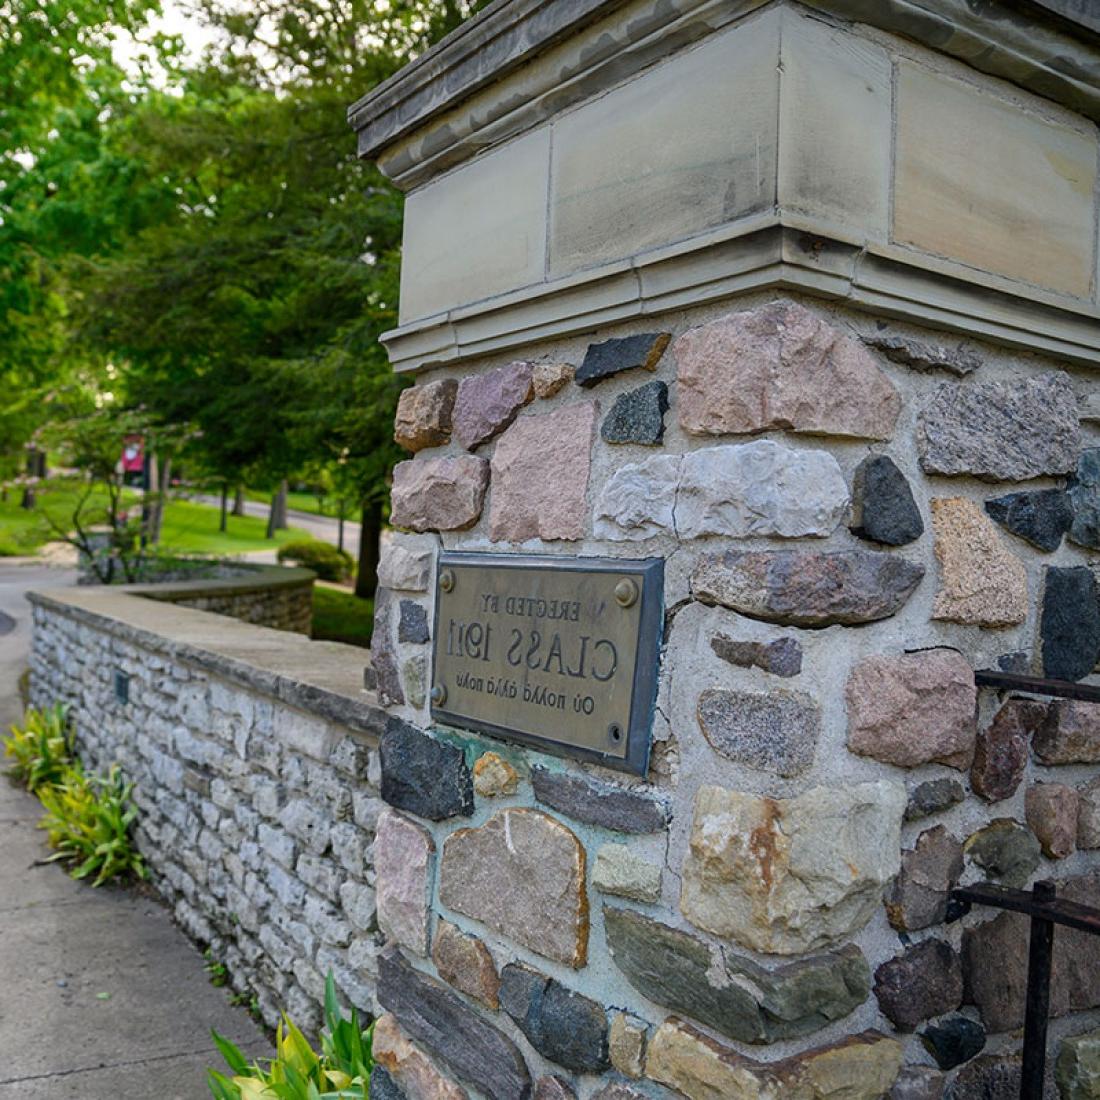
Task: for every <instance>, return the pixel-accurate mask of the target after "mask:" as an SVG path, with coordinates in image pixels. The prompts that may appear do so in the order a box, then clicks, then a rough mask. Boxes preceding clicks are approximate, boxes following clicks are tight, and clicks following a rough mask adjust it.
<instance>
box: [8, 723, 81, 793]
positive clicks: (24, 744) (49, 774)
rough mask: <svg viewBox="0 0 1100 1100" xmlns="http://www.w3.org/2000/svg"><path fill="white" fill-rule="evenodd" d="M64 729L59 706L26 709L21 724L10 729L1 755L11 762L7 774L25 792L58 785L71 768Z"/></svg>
mask: <svg viewBox="0 0 1100 1100" xmlns="http://www.w3.org/2000/svg"><path fill="white" fill-rule="evenodd" d="M68 725H69V723H68V713H67V708H66V707H65V705H64V704H63V703H57V704H56V705H55V706H52V707H46V709H45V710H37V709H35V708H34V707H29V708H28V709H27V710H26V712H25V713H24V715H23V724H22V725H21V726H12V727H11V730H10V732H9V733H8V735H7V736H6V737H5V738H4V755H5V756H8V757H10V758H11V759H12V760H13V761H14V763H13V764H12V766H11V768H10V769H9V771H10V774H11V775H13V776H15V778H16V779H17V780H18V781H19V782H20V783H22V784H23V786H25V787H26V788H27V790H28V791H32V792H33V791H37V790H38V789H39V788H40V787H44V786H49V785H50V784H53V783H57V782H59V781H60V779H61V776H62V773H63V772H64V771H65V769H66V768H67V767H69V765H70V764H72V759H73V756H72V742H71V740H70V737H69V731H68Z"/></svg>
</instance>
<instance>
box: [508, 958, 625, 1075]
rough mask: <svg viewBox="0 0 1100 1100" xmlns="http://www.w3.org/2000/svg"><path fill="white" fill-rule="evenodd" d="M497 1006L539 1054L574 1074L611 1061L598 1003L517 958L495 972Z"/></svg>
mask: <svg viewBox="0 0 1100 1100" xmlns="http://www.w3.org/2000/svg"><path fill="white" fill-rule="evenodd" d="M500 1006H501V1008H503V1009H504V1011H505V1012H507V1013H508V1015H509V1016H511V1017H512V1019H513V1020H515V1022H516V1026H517V1027H518V1028H519V1029H520V1031H522V1032H523V1034H524V1035H526V1036H527V1039H528V1041H529V1042H530V1044H531V1045H532V1046H533V1047H534V1048H535V1050H537V1051H538V1052H539V1053H540V1054H541V1055H542V1056H543V1057H544V1058H549V1059H550V1061H551V1062H556V1063H557V1064H558V1065H559V1066H564V1067H565V1068H566V1069H568V1070H572V1071H573V1072H574V1073H599V1072H601V1071H602V1070H605V1069H607V1068H608V1067H609V1066H610V1064H611V1063H610V1061H609V1059H608V1053H607V1013H606V1012H605V1011H604V1008H603V1005H601V1004H597V1003H596V1002H595V1001H593V1000H590V999H589V998H588V997H582V996H581V995H580V994H579V993H574V992H573V991H572V990H569V989H566V988H565V986H563V985H562V984H561V982H559V981H555V980H554V979H553V978H548V977H547V976H546V975H545V974H540V973H539V972H538V971H537V970H532V969H531V968H530V967H528V966H524V965H522V964H521V963H510V964H509V965H508V966H506V967H505V968H504V969H503V970H502V971H501V974H500Z"/></svg>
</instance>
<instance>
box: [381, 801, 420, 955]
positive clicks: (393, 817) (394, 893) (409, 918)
mask: <svg viewBox="0 0 1100 1100" xmlns="http://www.w3.org/2000/svg"><path fill="white" fill-rule="evenodd" d="M434 852H435V844H434V842H433V841H432V838H431V836H430V835H429V834H428V833H427V832H426V831H425V830H424V829H422V828H421V827H420V826H419V825H417V824H415V823H414V822H412V821H410V820H409V819H408V818H407V817H402V815H401V814H398V813H394V811H393V810H390V809H385V810H383V811H382V813H381V814H380V815H379V817H378V825H377V828H376V831H375V834H374V871H375V899H376V902H377V906H378V926H379V927H380V928H381V929H382V931H383V932H385V933H386V935H387V936H389V937H390V938H391V939H393V940H396V941H397V942H398V943H399V944H401V945H402V946H403V947H407V948H408V949H409V950H410V951H415V952H416V954H418V955H427V953H428V904H429V900H430V885H431V875H432V863H433V854H434Z"/></svg>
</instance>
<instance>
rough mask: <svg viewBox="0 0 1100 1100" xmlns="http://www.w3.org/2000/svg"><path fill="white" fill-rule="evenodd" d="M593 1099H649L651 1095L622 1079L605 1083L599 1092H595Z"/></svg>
mask: <svg viewBox="0 0 1100 1100" xmlns="http://www.w3.org/2000/svg"><path fill="white" fill-rule="evenodd" d="M592 1100H649V1097H648V1096H647V1095H646V1094H645V1093H644V1092H639V1091H638V1090H637V1089H635V1088H631V1086H630V1085H624V1084H623V1083H622V1082H621V1081H612V1082H611V1084H610V1085H604V1087H603V1088H602V1089H600V1091H599V1092H597V1093H594V1094H593V1096H592Z"/></svg>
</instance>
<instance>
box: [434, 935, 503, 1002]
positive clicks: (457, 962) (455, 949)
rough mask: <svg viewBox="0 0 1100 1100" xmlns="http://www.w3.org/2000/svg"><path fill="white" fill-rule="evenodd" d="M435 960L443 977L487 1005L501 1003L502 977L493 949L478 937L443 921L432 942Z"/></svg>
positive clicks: (462, 991)
mask: <svg viewBox="0 0 1100 1100" xmlns="http://www.w3.org/2000/svg"><path fill="white" fill-rule="evenodd" d="M432 961H433V962H434V963H435V966H436V969H437V970H438V971H439V976H440V977H441V978H442V979H443V980H444V981H445V982H446V983H447V984H448V985H452V986H454V988H455V989H457V990H458V991H459V992H460V993H465V994H466V995H467V996H468V997H473V998H474V999H475V1000H477V1001H480V1002H481V1003H482V1004H483V1005H485V1006H486V1007H487V1008H493V1009H495V1008H498V1007H499V1005H500V999H499V993H500V977H499V975H498V974H497V968H496V964H495V963H494V962H493V957H492V955H490V954H489V949H488V948H487V947H486V946H485V944H483V943H482V942H481V940H479V939H478V938H477V936H469V935H467V934H466V933H464V932H462V931H461V930H460V929H458V928H456V927H455V926H454V925H453V924H451V923H450V921H445V920H440V922H439V925H438V927H437V928H436V931H435V942H434V943H433V945H432Z"/></svg>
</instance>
